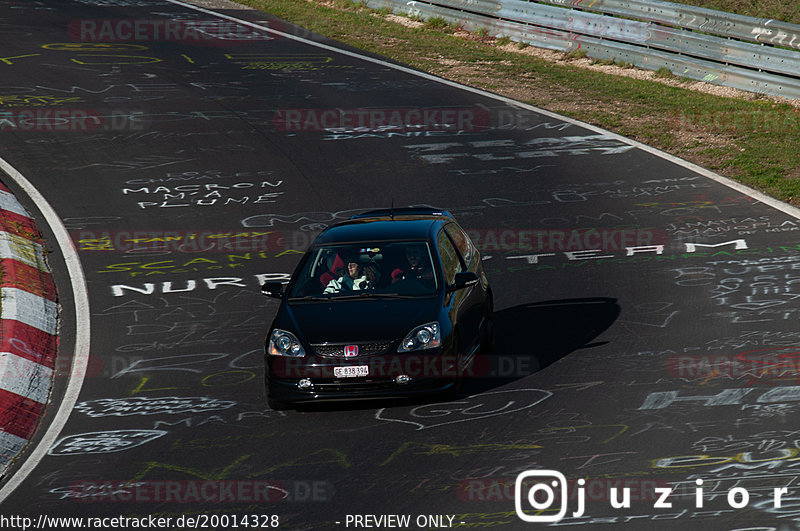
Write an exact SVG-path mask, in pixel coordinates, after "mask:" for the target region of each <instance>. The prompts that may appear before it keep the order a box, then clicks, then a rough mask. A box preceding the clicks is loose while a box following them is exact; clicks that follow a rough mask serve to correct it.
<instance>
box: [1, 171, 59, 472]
mask: <svg viewBox="0 0 800 531" xmlns="http://www.w3.org/2000/svg"><path fill="white" fill-rule="evenodd" d="M0 274H1V275H2V277H1V278H2V280H1V281H0V474H2V473H3V472H4V471H5V469H6V468H7V467H8V465H9V464H10V463H11V461H12V460H13V459H14V457H16V455H17V454H18V453H19V452H20V451H21V450H22V448H23V447H24V446H25V445H26V444H27V443H28V440H29V439H30V438H31V437H32V436H33V434H34V432H35V430H36V426H37V424H38V421H39V418H40V417H41V415H42V413H43V411H44V408H45V405H46V404H47V400H48V397H49V395H50V389H51V387H52V383H53V374H54V372H55V355H56V349H57V346H58V335H57V333H58V304H57V302H56V300H57V299H56V290H55V284H54V283H53V279H52V277H51V275H50V271H49V268H48V267H47V263H46V262H45V259H44V249H43V248H42V245H41V237H40V236H39V232H38V230H37V229H36V226H35V224H34V221H33V219H31V217H30V216H29V215H28V213H27V212H26V211H25V209H24V208H23V207H22V205H21V204H20V203H19V202H18V201H17V199H16V198H15V197H14V195H13V194H12V193H11V191H10V190H9V189H8V188H6V187H5V186H4V185H3V184H2V183H0Z"/></svg>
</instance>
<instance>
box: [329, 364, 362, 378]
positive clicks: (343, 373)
mask: <svg viewBox="0 0 800 531" xmlns="http://www.w3.org/2000/svg"><path fill="white" fill-rule="evenodd" d="M333 375H334V376H336V377H337V378H357V377H359V376H368V375H369V365H353V366H351V367H334V368H333Z"/></svg>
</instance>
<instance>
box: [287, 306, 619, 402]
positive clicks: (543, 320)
mask: <svg viewBox="0 0 800 531" xmlns="http://www.w3.org/2000/svg"><path fill="white" fill-rule="evenodd" d="M619 314H620V307H619V304H617V300H616V299H611V298H603V297H594V298H585V299H563V300H552V301H543V302H535V303H530V304H521V305H518V306H512V307H510V308H506V309H504V310H499V311H496V312H495V313H494V323H495V341H494V349H493V352H492V354H490V355H488V356H484V355H478V356H476V358H475V360H474V361H473V363H472V366H471V367H470V369H469V371H468V374H467V375H465V377H464V379H463V382H462V386H461V389H460V390H459V391H458V392H456V393H455V394H449V395H445V396H438V395H430V396H420V397H415V398H413V399H404V400H398V399H385V400H370V401H354V402H333V403H330V402H328V403H324V402H323V403H318V404H304V405H298V406H296V407H295V409H297V410H299V411H309V412H310V411H335V410H338V411H343V410H344V411H346V410H363V409H375V408H379V407H380V408H392V407H413V406H418V405H422V404H431V403H437V402H449V401H453V400H459V399H461V398H464V397H466V396H472V395H476V394H480V393H485V392H488V391H491V390H492V389H495V388H497V387H501V386H504V385H507V384H509V383H511V382H514V381H516V380H519V379H521V378H524V377H526V376H529V375H531V374H533V373H535V372H538V371H540V370H542V369H544V368H545V367H547V366H548V365H550V364H552V363H555V362H556V361H558V360H559V359H561V358H563V357H564V356H567V355H568V354H570V353H572V352H574V351H575V350H578V349H582V348H590V347H593V346H600V345H602V344H604V343H592V341H593V340H594V339H595V338H596V337H597V336H599V335H600V334H602V333H603V332H604V331H605V330H606V329H608V328H609V327H610V326H611V325H612V324H613V323H614V321H615V320H616V319H617V317H618V316H619Z"/></svg>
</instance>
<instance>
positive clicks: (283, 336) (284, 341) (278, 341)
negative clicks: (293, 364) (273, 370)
mask: <svg viewBox="0 0 800 531" xmlns="http://www.w3.org/2000/svg"><path fill="white" fill-rule="evenodd" d="M267 352H268V353H269V354H271V355H272V356H292V357H296V358H299V357H302V356H305V355H306V351H305V350H303V346H302V345H301V344H300V341H298V340H297V337H296V336H295V335H294V334H293V333H291V332H287V331H286V330H281V329H279V328H276V329H275V330H273V331H272V335H271V336H269V344H268V345H267Z"/></svg>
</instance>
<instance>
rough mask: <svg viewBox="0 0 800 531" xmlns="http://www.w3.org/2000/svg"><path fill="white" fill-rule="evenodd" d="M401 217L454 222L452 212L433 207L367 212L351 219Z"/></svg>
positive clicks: (385, 209)
mask: <svg viewBox="0 0 800 531" xmlns="http://www.w3.org/2000/svg"><path fill="white" fill-rule="evenodd" d="M399 216H442V217H446V218H449V219H452V220H454V218H453V215H452V214H450V212H448V211H446V210H442V209H439V208H433V207H402V208H384V209H380V210H367V211H366V212H362V213H360V214H356V215H355V216H351V217H350V219H364V218H390V217H399Z"/></svg>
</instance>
